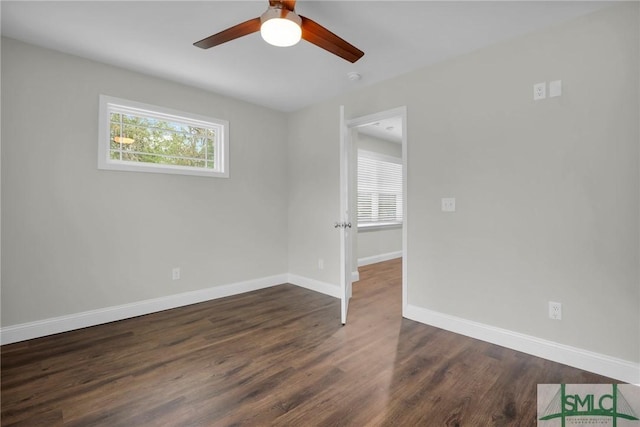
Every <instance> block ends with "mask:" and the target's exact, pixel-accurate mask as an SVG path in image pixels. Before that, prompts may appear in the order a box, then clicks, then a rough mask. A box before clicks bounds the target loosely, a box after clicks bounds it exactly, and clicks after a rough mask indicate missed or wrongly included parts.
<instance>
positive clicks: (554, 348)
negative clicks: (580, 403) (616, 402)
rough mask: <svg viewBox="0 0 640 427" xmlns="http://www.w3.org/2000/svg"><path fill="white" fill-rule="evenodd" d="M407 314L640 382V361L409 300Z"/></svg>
mask: <svg viewBox="0 0 640 427" xmlns="http://www.w3.org/2000/svg"><path fill="white" fill-rule="evenodd" d="M404 317H406V318H407V319H411V320H415V321H417V322H421V323H425V324H427V325H431V326H435V327H437V328H441V329H445V330H447V331H451V332H455V333H458V334H461V335H465V336H468V337H472V338H476V339H479V340H482V341H486V342H489V343H492V344H496V345H500V346H502V347H507V348H510V349H512V350H517V351H521V352H523V353H527V354H530V355H533V356H537V357H541V358H543V359H548V360H551V361H553V362H558V363H563V364H565V365H569V366H573V367H575V368H578V369H583V370H585V371H589V372H594V373H596V374H600V375H604V376H607V377H610V378H614V379H616V380H620V381H625V382H628V383H630V384H640V364H637V363H633V362H629V361H627V360H622V359H618V358H615V357H612V356H607V355H604V354H600V353H595V352H592V351H588V350H584V349H581V348H576V347H571V346H568V345H564V344H559V343H556V342H553V341H548V340H544V339H541V338H537V337H533V336H530V335H525V334H521V333H518V332H513V331H510V330H508V329H502V328H497V327H495V326H490V325H485V324H483V323H478V322H473V321H471V320H467V319H463V318H460V317H456V316H451V315H448V314H444V313H439V312H437V311H432V310H429V309H426V308H422V307H416V306H414V305H411V304H408V305H407V306H406V309H405V311H404Z"/></svg>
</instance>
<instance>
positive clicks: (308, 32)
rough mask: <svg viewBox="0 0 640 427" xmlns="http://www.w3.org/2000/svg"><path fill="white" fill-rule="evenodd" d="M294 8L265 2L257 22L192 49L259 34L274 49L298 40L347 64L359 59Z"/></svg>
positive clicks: (285, 1) (287, 1) (286, 1)
mask: <svg viewBox="0 0 640 427" xmlns="http://www.w3.org/2000/svg"><path fill="white" fill-rule="evenodd" d="M295 6H296V0H281V1H278V0H269V8H268V9H267V11H266V12H265V13H263V14H262V15H261V16H260V17H259V18H254V19H250V20H248V21H245V22H243V23H241V24H238V25H234V26H233V27H231V28H227V29H226V30H224V31H220V32H219V33H217V34H214V35H212V36H209V37H207V38H204V39H202V40H200V41H198V42H195V43H194V46H197V47H200V48H202V49H209V48H210V47H213V46H217V45H219V44H222V43H226V42H228V41H231V40H234V39H237V38H240V37H242V36H246V35H248V34H251V33H255V32H257V31H260V33H261V35H262V38H263V39H264V40H265V41H266V42H267V43H269V44H272V45H274V46H281V47H286V46H293V45H294V44H296V43H297V42H298V41H300V39H301V38H302V39H304V40H306V41H308V42H309V43H313V44H315V45H316V46H318V47H321V48H323V49H325V50H327V51H329V52H331V53H333V54H334V55H338V56H339V57H341V58H343V59H346V60H347V61H349V62H351V63H353V62H356V61H357V60H358V59H360V58H362V56H363V55H364V52H363V51H361V50H360V49H358V48H357V47H355V46H353V45H352V44H350V43H348V42H346V41H345V40H343V39H341V38H340V37H338V36H336V35H335V34H333V33H332V32H331V31H329V30H327V29H326V28H324V27H323V26H322V25H320V24H318V23H316V22H314V21H312V20H311V19H309V18H305V17H304V16H301V15H298V14H297V13H296V12H295V11H294V9H295Z"/></svg>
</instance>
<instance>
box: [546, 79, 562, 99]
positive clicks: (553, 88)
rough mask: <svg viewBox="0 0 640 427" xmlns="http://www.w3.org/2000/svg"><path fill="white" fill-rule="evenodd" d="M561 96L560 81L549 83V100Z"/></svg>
mask: <svg viewBox="0 0 640 427" xmlns="http://www.w3.org/2000/svg"><path fill="white" fill-rule="evenodd" d="M560 95H562V80H554V81H552V82H549V98H555V97H556V96H560Z"/></svg>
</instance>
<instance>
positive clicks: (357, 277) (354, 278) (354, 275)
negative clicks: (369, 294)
mask: <svg viewBox="0 0 640 427" xmlns="http://www.w3.org/2000/svg"><path fill="white" fill-rule="evenodd" d="M359 280H360V272H359V271H352V272H351V281H352V282H357V281H359Z"/></svg>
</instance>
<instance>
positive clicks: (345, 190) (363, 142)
mask: <svg viewBox="0 0 640 427" xmlns="http://www.w3.org/2000/svg"><path fill="white" fill-rule="evenodd" d="M340 143H341V154H340V166H341V173H340V188H341V197H340V208H341V213H342V216H341V218H342V221H343V222H342V223H343V224H345V227H343V229H342V232H341V240H340V241H341V248H340V254H341V264H342V265H341V273H342V274H341V295H340V297H341V300H342V304H341V314H342V323H343V324H346V320H347V313H348V309H349V299H350V298H351V295H352V281H353V279H357V275H356V274H355V272H357V271H358V270H357V268H358V254H357V253H356V250H357V248H358V235H359V234H360V233H359V231H362V230H359V229H358V222H359V220H360V224H361V227H362V228H364V227H366V228H368V231H366V232H367V233H369V232H371V233H375V232H381V231H382V232H389V231H390V230H393V229H398V228H399V227H398V226H400V227H401V233H400V234H401V255H402V313H403V315H404V313H405V308H406V305H407V279H406V277H407V274H406V271H407V214H406V212H407V197H406V194H407V109H406V107H398V108H394V109H391V110H386V111H382V112H379V113H375V114H370V115H366V116H362V117H357V118H354V119H350V120H346V119H345V118H344V108H343V107H341V138H340ZM389 143H392V144H396V146H394V145H390V144H389ZM397 145H399V149H398V146H397ZM363 148H365V149H364V150H363ZM366 148H369V150H366ZM358 150H360V153H359V152H358ZM385 151H386V152H385ZM376 152H378V154H376ZM398 155H400V158H399V159H398ZM358 157H360V158H361V159H362V158H363V157H364V158H367V157H369V158H372V160H371V162H369V163H372V164H374V166H373V167H374V169H375V164H376V162H378V164H379V167H380V168H381V169H385V170H386V169H389V168H392V169H393V167H391V166H390V165H389V164H387V165H385V162H394V160H392V159H391V158H392V157H395V158H396V159H398V160H396V161H395V162H396V163H397V162H398V161H399V162H400V163H401V166H402V168H401V169H402V170H401V176H402V182H401V184H400V185H401V188H402V191H401V194H399V195H398V194H397V192H396V191H395V190H394V189H393V188H391V187H390V186H384V189H383V190H382V191H383V192H384V194H375V190H374V189H370V190H371V191H369V193H366V191H365V192H362V193H363V194H361V197H360V200H358V196H357V195H358V186H357V179H356V177H357V164H358V162H357V160H358ZM380 165H381V166H380ZM385 179H389V180H393V178H386V176H385ZM361 189H362V186H361ZM365 190H366V189H365ZM365 193H366V194H365ZM398 196H399V197H398ZM358 206H360V209H362V210H363V211H364V212H360V214H359V215H356V214H355V213H356V212H358ZM349 225H350V227H349ZM385 255H386V256H388V255H389V253H387V254H381V256H382V258H381V260H383V259H384V256H385ZM370 260H375V256H372V257H370Z"/></svg>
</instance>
